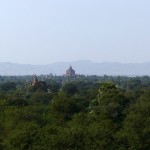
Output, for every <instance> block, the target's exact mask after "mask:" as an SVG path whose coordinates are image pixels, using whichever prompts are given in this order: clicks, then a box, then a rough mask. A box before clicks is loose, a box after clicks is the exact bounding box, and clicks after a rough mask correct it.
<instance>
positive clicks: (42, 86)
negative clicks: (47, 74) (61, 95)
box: [31, 75, 47, 91]
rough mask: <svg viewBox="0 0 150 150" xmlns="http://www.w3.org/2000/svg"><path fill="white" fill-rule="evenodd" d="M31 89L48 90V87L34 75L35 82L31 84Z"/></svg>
mask: <svg viewBox="0 0 150 150" xmlns="http://www.w3.org/2000/svg"><path fill="white" fill-rule="evenodd" d="M31 87H33V88H34V89H35V90H44V91H45V90H47V85H46V83H45V82H44V81H38V79H37V76H36V75H34V77H33V80H32V82H31Z"/></svg>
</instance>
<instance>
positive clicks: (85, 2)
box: [0, 0, 150, 64]
mask: <svg viewBox="0 0 150 150" xmlns="http://www.w3.org/2000/svg"><path fill="white" fill-rule="evenodd" d="M76 60H91V61H93V62H103V61H105V62H123V63H129V62H131V63H134V62H150V0H0V62H13V63H22V64H50V63H54V62H60V61H76Z"/></svg>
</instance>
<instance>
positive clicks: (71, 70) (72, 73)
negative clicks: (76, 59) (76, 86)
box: [66, 66, 75, 77]
mask: <svg viewBox="0 0 150 150" xmlns="http://www.w3.org/2000/svg"><path fill="white" fill-rule="evenodd" d="M73 76H75V70H73V69H72V66H70V67H69V69H68V70H67V71H66V77H73Z"/></svg>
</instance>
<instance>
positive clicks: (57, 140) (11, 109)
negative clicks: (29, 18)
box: [0, 75, 150, 150]
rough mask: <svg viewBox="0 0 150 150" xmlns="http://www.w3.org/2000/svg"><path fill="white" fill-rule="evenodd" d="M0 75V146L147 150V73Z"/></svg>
mask: <svg viewBox="0 0 150 150" xmlns="http://www.w3.org/2000/svg"><path fill="white" fill-rule="evenodd" d="M38 79H39V80H42V81H45V82H46V83H47V90H46V91H45V90H42V89H41V90H35V89H33V88H32V87H31V86H30V82H31V80H32V76H0V150H126V149H128V150H149V149H150V77H148V76H143V77H120V76H118V77H113V76H103V77H102V76H81V75H80V76H76V77H73V78H65V77H63V76H53V75H47V76H44V75H41V76H38Z"/></svg>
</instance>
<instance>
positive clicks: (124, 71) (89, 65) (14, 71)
mask: <svg viewBox="0 0 150 150" xmlns="http://www.w3.org/2000/svg"><path fill="white" fill-rule="evenodd" d="M70 65H71V66H72V67H73V68H74V70H75V71H76V73H77V74H84V75H126V76H142V75H150V63H118V62H116V63H114V62H102V63H94V62H91V61H74V62H58V63H53V64H48V65H30V64H16V63H9V62H4V63H0V75H33V74H37V75H40V74H50V73H52V74H54V75H63V74H65V72H66V70H67V69H68V68H69V66H70Z"/></svg>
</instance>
